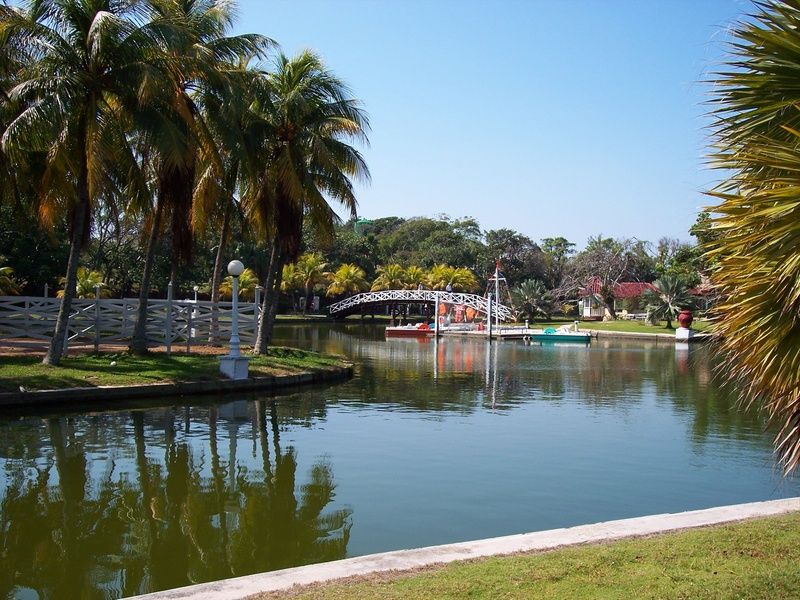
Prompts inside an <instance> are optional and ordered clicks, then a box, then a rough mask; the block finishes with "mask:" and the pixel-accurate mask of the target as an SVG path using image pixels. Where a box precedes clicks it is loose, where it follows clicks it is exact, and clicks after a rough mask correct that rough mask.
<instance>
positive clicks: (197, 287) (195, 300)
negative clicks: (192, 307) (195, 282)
mask: <svg viewBox="0 0 800 600" xmlns="http://www.w3.org/2000/svg"><path fill="white" fill-rule="evenodd" d="M192 289H193V290H194V303H195V304H197V292H199V291H200V287H199V286H194V288H192Z"/></svg>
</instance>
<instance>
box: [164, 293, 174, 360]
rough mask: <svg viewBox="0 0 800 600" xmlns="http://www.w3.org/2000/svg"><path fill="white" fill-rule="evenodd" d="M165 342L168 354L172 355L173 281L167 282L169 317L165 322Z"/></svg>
mask: <svg viewBox="0 0 800 600" xmlns="http://www.w3.org/2000/svg"><path fill="white" fill-rule="evenodd" d="M165 325H166V326H165V328H164V329H165V335H164V337H165V340H164V341H165V344H166V346H167V356H171V355H172V281H170V282H169V283H168V284H167V318H166V324H165Z"/></svg>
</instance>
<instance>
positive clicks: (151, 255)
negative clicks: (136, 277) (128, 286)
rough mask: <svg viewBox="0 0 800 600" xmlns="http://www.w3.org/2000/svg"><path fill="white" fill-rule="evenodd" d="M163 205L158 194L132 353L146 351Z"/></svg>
mask: <svg viewBox="0 0 800 600" xmlns="http://www.w3.org/2000/svg"><path fill="white" fill-rule="evenodd" d="M163 207H164V203H163V198H162V197H161V195H160V194H159V198H158V200H157V204H156V214H155V215H154V216H153V225H152V228H151V229H150V235H149V236H148V238H147V251H146V252H145V259H144V271H143V272H142V285H141V287H140V288H139V307H138V308H137V311H136V325H135V326H134V328H133V337H132V338H131V344H130V346H129V350H130V351H131V352H133V353H134V354H145V353H146V352H147V299H148V297H149V296H150V279H151V277H152V275H153V262H154V260H155V256H156V242H157V240H158V231H159V229H160V228H161V214H162V212H163Z"/></svg>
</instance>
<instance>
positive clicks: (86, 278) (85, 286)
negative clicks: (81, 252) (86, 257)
mask: <svg viewBox="0 0 800 600" xmlns="http://www.w3.org/2000/svg"><path fill="white" fill-rule="evenodd" d="M65 282H66V277H62V278H61V285H62V286H63V285H64V283H65ZM97 289H99V291H100V297H101V298H109V297H110V296H111V291H110V290H109V289H108V287H107V286H106V284H105V283H104V282H103V275H102V273H99V272H97V271H92V270H90V269H87V268H86V267H78V282H77V286H76V288H75V297H76V298H82V299H86V298H94V297H95V294H96V290H97ZM56 295H57V296H58V297H59V298H62V297H63V296H64V290H63V289H62V290H58V292H56Z"/></svg>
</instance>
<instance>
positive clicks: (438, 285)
mask: <svg viewBox="0 0 800 600" xmlns="http://www.w3.org/2000/svg"><path fill="white" fill-rule="evenodd" d="M427 282H428V285H429V286H430V287H431V288H432V289H434V290H445V289H447V287H448V286H450V290H451V291H454V292H472V291H475V290H476V289H477V288H478V279H477V278H476V277H475V274H474V273H473V272H472V271H470V270H469V269H467V268H466V267H458V268H456V267H451V266H450V265H444V264H440V265H434V267H433V268H432V269H431V270H430V272H429V273H428V277H427Z"/></svg>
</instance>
